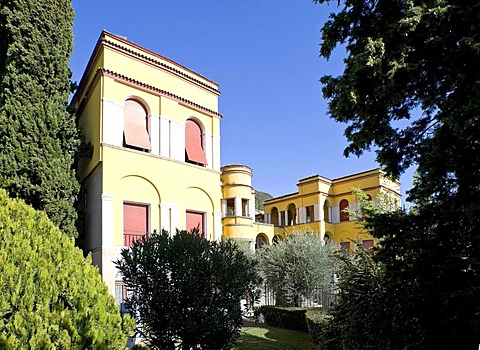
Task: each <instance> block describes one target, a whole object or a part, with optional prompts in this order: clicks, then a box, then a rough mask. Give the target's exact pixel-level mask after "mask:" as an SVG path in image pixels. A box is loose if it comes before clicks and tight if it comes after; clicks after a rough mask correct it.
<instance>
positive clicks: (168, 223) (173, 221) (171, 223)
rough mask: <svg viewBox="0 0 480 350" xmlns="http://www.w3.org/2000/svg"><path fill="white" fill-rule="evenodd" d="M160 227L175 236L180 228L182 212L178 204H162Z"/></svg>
mask: <svg viewBox="0 0 480 350" xmlns="http://www.w3.org/2000/svg"><path fill="white" fill-rule="evenodd" d="M160 215H161V216H160V225H161V227H162V229H163V230H167V231H168V232H170V234H171V235H174V234H175V231H176V229H177V228H179V221H180V211H179V206H178V204H175V203H161V204H160Z"/></svg>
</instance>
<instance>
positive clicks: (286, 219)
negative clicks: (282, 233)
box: [283, 210, 290, 226]
mask: <svg viewBox="0 0 480 350" xmlns="http://www.w3.org/2000/svg"><path fill="white" fill-rule="evenodd" d="M283 217H284V218H285V221H284V225H285V226H288V225H289V224H290V223H289V222H288V210H285V211H284V212H283Z"/></svg>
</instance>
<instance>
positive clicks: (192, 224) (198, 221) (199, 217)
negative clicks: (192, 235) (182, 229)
mask: <svg viewBox="0 0 480 350" xmlns="http://www.w3.org/2000/svg"><path fill="white" fill-rule="evenodd" d="M186 217H187V220H186V226H187V227H186V229H187V231H188V232H190V230H191V229H193V228H197V227H198V229H199V230H200V232H199V233H200V234H201V235H203V234H204V231H205V227H204V224H203V213H196V212H193V211H187V213H186Z"/></svg>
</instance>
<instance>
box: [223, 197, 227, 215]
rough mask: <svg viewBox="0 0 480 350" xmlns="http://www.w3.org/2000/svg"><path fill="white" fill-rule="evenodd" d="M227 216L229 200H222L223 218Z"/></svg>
mask: <svg viewBox="0 0 480 350" xmlns="http://www.w3.org/2000/svg"><path fill="white" fill-rule="evenodd" d="M225 216H227V200H226V199H222V217H225Z"/></svg>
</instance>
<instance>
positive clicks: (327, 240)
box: [323, 232, 333, 243]
mask: <svg viewBox="0 0 480 350" xmlns="http://www.w3.org/2000/svg"><path fill="white" fill-rule="evenodd" d="M323 240H324V241H325V243H331V242H333V239H332V234H331V233H330V232H325V235H324V236H323Z"/></svg>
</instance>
